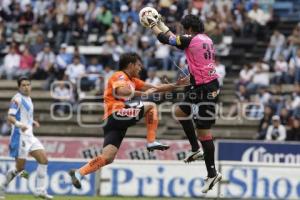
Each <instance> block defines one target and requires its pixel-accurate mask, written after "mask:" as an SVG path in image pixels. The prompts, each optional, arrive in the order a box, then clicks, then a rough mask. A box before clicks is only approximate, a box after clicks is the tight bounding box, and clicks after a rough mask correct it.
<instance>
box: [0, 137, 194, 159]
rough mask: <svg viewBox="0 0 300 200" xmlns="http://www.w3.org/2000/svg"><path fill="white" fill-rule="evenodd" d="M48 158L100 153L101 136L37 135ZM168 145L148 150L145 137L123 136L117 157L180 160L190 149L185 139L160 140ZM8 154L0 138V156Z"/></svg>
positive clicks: (90, 155)
mask: <svg viewBox="0 0 300 200" xmlns="http://www.w3.org/2000/svg"><path fill="white" fill-rule="evenodd" d="M39 139H40V141H41V142H42V143H43V145H44V146H45V148H46V151H47V155H48V157H50V158H88V159H90V158H92V157H94V156H96V155H98V154H100V152H101V149H102V145H103V138H86V137H84V138H83V137H39ZM160 142H162V143H164V144H168V145H170V149H168V150H167V151H154V152H148V151H147V150H146V139H132V138H128V139H127V138H125V139H124V140H123V143H122V145H121V147H120V150H119V152H118V155H117V159H129V160H182V159H184V158H185V156H186V154H187V153H188V151H189V150H190V149H191V147H190V144H189V142H188V141H187V140H161V141H160ZM8 155H9V137H2V138H0V156H8Z"/></svg>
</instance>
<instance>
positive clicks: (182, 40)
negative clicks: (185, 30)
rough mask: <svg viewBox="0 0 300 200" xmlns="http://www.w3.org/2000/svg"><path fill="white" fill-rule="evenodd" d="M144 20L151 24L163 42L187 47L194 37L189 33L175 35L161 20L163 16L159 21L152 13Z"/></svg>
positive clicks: (182, 47) (181, 47) (183, 47)
mask: <svg viewBox="0 0 300 200" xmlns="http://www.w3.org/2000/svg"><path fill="white" fill-rule="evenodd" d="M143 20H144V22H145V23H146V24H149V27H150V29H151V30H152V31H153V33H154V34H155V35H156V36H157V39H158V40H159V41H160V42H161V43H163V44H168V45H171V46H175V47H177V48H179V49H185V48H187V47H188V46H189V44H190V42H191V39H192V37H191V36H189V35H175V34H174V33H172V32H171V31H170V29H169V27H167V26H166V25H165V23H164V22H163V21H162V20H161V17H159V19H158V21H157V20H155V19H154V18H153V17H152V16H151V15H147V16H145V18H144V19H143Z"/></svg>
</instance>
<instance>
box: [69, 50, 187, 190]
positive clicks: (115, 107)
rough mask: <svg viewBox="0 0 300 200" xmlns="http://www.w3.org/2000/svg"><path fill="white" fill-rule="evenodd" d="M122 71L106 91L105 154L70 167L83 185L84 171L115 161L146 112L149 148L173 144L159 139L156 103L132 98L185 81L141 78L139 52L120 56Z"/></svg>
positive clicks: (76, 181)
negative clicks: (152, 81) (157, 83)
mask: <svg viewBox="0 0 300 200" xmlns="http://www.w3.org/2000/svg"><path fill="white" fill-rule="evenodd" d="M119 67H120V71H118V72H115V73H114V74H113V75H112V77H111V78H110V79H109V81H108V84H107V87H106V89H105V92H104V104H105V113H104V119H105V121H106V124H105V126H104V128H103V129H104V144H103V150H102V154H101V155H100V156H98V157H96V158H94V159H93V160H91V161H90V162H88V163H87V164H86V165H84V166H83V167H81V168H80V169H77V170H70V171H69V174H70V176H71V178H72V183H73V185H74V186H75V187H76V188H81V183H80V180H81V178H82V177H83V176H84V175H87V174H90V173H93V172H95V171H97V170H98V169H100V168H101V167H103V166H105V165H108V164H110V163H112V162H113V160H114V158H115V156H116V154H117V152H118V149H119V147H120V145H121V143H122V140H123V138H124V137H125V134H126V131H127V129H128V128H129V127H130V126H133V125H135V124H136V122H137V121H139V120H140V119H141V118H142V117H143V116H145V119H146V125H147V140H148V144H147V149H148V150H155V149H158V150H165V149H167V148H169V146H167V145H163V144H161V143H159V142H157V141H155V137H156V130H157V125H158V115H157V109H156V105H155V104H154V103H150V102H142V101H138V100H136V101H135V100H131V99H132V98H133V97H136V96H141V97H143V96H147V95H149V94H152V93H154V92H164V91H171V90H173V89H175V88H176V87H178V85H182V84H185V80H179V81H178V82H177V83H176V84H162V85H160V86H154V85H151V84H148V83H145V82H144V81H142V80H140V79H139V78H138V77H139V72H140V71H141V68H142V63H141V58H140V57H139V56H138V55H137V54H136V53H125V54H123V55H122V56H121V58H120V63H119Z"/></svg>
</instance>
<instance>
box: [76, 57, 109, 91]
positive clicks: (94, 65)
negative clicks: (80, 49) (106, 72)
mask: <svg viewBox="0 0 300 200" xmlns="http://www.w3.org/2000/svg"><path fill="white" fill-rule="evenodd" d="M102 74H103V66H102V65H101V64H99V62H98V59H97V58H96V57H94V58H92V59H91V64H90V65H89V66H88V67H87V69H86V77H85V83H86V86H85V87H86V90H88V91H90V90H94V94H95V95H97V94H99V93H102V92H103V90H102V89H103V87H104V77H103V75H102ZM81 86H82V83H81Z"/></svg>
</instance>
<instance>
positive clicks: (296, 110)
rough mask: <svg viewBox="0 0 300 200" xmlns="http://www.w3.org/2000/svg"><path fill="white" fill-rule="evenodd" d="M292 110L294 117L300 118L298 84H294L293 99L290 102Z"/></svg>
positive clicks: (299, 89) (299, 88) (299, 90)
mask: <svg viewBox="0 0 300 200" xmlns="http://www.w3.org/2000/svg"><path fill="white" fill-rule="evenodd" d="M290 112H291V113H292V117H293V118H299V119H300V87H299V86H298V85H295V86H294V91H293V94H292V101H291V104H290Z"/></svg>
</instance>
